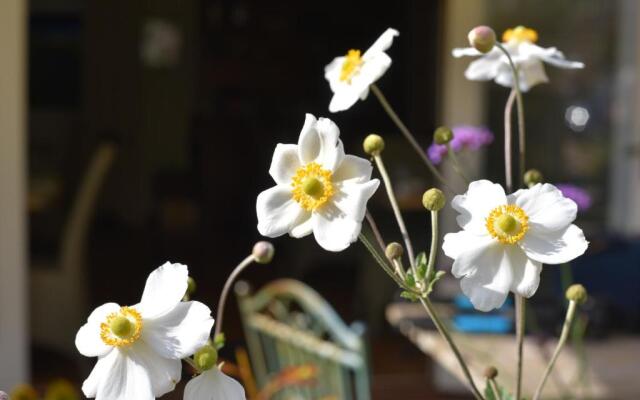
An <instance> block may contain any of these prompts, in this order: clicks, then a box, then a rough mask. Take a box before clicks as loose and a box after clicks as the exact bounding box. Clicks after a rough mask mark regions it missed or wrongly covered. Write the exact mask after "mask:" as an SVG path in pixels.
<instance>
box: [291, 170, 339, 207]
mask: <svg viewBox="0 0 640 400" xmlns="http://www.w3.org/2000/svg"><path fill="white" fill-rule="evenodd" d="M291 186H293V199H294V200H295V201H297V202H298V203H299V204H300V206H301V207H302V208H304V209H305V210H307V211H313V210H316V209H317V208H319V207H321V206H322V205H324V204H325V203H326V202H327V201H328V200H329V199H330V198H331V196H333V192H334V189H333V182H331V171H328V170H326V169H322V167H321V166H320V165H319V164H317V163H315V162H311V163H309V164H307V165H305V166H302V167H300V168H298V170H297V171H296V174H295V175H294V176H293V179H292V180H291Z"/></svg>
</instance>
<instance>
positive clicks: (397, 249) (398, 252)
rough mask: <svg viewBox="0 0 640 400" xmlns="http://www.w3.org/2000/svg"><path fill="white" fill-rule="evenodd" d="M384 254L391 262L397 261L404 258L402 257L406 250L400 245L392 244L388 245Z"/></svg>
mask: <svg viewBox="0 0 640 400" xmlns="http://www.w3.org/2000/svg"><path fill="white" fill-rule="evenodd" d="M384 254H385V255H386V256H387V258H388V259H389V260H395V259H398V258H400V257H402V255H403V254H404V248H403V247H402V245H401V244H400V243H397V242H391V243H389V244H388V245H387V248H386V249H385V251H384Z"/></svg>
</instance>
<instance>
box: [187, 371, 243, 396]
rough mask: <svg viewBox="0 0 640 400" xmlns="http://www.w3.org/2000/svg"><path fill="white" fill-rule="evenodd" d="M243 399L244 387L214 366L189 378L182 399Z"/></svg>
mask: <svg viewBox="0 0 640 400" xmlns="http://www.w3.org/2000/svg"><path fill="white" fill-rule="evenodd" d="M221 399H224V400H245V399H246V396H245V394H244V388H243V387H242V385H241V384H240V383H238V381H236V380H235V379H233V378H230V377H228V376H227V375H225V374H224V373H223V372H222V371H220V369H219V368H218V367H216V366H214V367H213V368H211V369H209V370H207V371H204V372H203V373H201V374H200V375H198V376H196V377H195V378H193V379H191V380H190V381H189V383H187V386H186V387H185V388H184V400H221Z"/></svg>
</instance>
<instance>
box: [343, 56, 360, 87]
mask: <svg viewBox="0 0 640 400" xmlns="http://www.w3.org/2000/svg"><path fill="white" fill-rule="evenodd" d="M361 65H362V57H360V50H349V52H348V53H347V55H346V57H345V59H344V63H343V64H342V70H341V71H340V80H341V81H343V82H347V83H351V78H353V76H354V75H355V74H356V72H357V71H358V70H359V69H360V66H361Z"/></svg>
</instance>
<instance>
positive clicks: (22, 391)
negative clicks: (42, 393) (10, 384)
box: [10, 384, 38, 400]
mask: <svg viewBox="0 0 640 400" xmlns="http://www.w3.org/2000/svg"><path fill="white" fill-rule="evenodd" d="M10 399H12V400H38V392H36V390H35V389H34V388H33V387H32V386H29V385H26V384H20V385H18V386H16V387H15V388H14V389H13V390H12V391H11V396H10Z"/></svg>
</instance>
